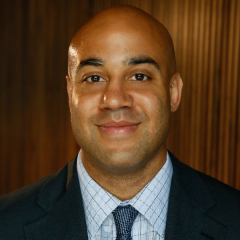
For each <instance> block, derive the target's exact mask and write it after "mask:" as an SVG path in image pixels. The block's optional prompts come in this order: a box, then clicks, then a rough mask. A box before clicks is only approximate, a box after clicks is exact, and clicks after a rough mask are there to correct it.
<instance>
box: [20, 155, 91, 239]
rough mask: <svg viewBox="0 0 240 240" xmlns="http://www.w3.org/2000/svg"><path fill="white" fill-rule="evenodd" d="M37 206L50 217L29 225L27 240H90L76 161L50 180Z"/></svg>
mask: <svg viewBox="0 0 240 240" xmlns="http://www.w3.org/2000/svg"><path fill="white" fill-rule="evenodd" d="M37 204H38V205H39V206H40V207H41V208H42V209H43V210H44V211H45V212H46V214H45V215H44V216H43V217H41V218H39V219H38V220H36V221H34V222H32V223H29V224H28V225H26V226H25V228H24V230H25V235H26V239H27V240H40V239H41V240H47V239H48V240H50V239H51V240H52V239H59V240H60V239H71V240H75V239H78V240H79V239H83V240H87V239H88V238H87V228H86V222H85V215H84V209H83V202H82V197H81V191H80V187H79V182H78V176H77V171H76V159H75V160H74V161H73V160H72V161H71V162H70V163H69V164H68V165H67V166H66V167H65V168H64V169H63V170H61V171H60V172H59V173H58V174H56V175H55V176H52V177H51V178H50V180H49V181H48V182H47V183H46V185H45V186H44V188H43V190H42V191H41V193H40V194H39V197H38V200H37ZM53 223H54V224H53Z"/></svg>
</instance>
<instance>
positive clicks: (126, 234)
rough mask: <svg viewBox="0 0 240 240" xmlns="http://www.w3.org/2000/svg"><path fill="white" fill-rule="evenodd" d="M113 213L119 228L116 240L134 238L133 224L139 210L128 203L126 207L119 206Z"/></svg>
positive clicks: (130, 239)
mask: <svg viewBox="0 0 240 240" xmlns="http://www.w3.org/2000/svg"><path fill="white" fill-rule="evenodd" d="M112 214H113V217H114V221H115V224H116V229H117V238H116V240H132V237H131V230H132V225H133V222H134V220H135V218H136V217H137V215H138V211H137V210H136V209H135V208H134V207H132V206H131V205H128V206H126V207H117V208H116V209H115V210H114V211H113V212H112Z"/></svg>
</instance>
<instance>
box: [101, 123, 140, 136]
mask: <svg viewBox="0 0 240 240" xmlns="http://www.w3.org/2000/svg"><path fill="white" fill-rule="evenodd" d="M139 124H140V123H133V122H128V121H119V122H115V121H109V122H106V123H103V124H101V125H98V127H99V128H100V130H101V131H102V132H103V133H105V134H107V135H111V136H113V135H127V134H130V133H132V132H134V131H135V130H136V128H137V127H138V125H139Z"/></svg>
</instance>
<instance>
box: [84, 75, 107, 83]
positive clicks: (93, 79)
mask: <svg viewBox="0 0 240 240" xmlns="http://www.w3.org/2000/svg"><path fill="white" fill-rule="evenodd" d="M84 81H86V82H103V81H104V79H103V78H101V77H100V76H98V75H92V76H90V77H87V78H85V79H84Z"/></svg>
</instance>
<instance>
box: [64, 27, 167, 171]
mask: <svg viewBox="0 0 240 240" xmlns="http://www.w3.org/2000/svg"><path fill="white" fill-rule="evenodd" d="M72 51H76V52H75V53H74V54H75V55H77V58H76V59H75V60H76V62H77V64H76V66H75V68H74V69H73V74H72V77H71V79H68V94H69V102H70V110H71V119H72V128H73V132H74V135H75V138H76V140H77V142H78V144H79V145H80V146H81V148H82V159H83V163H84V165H85V166H86V165H87V164H88V165H91V166H94V167H96V166H97V167H98V168H99V169H103V170H107V171H112V172H115V173H118V172H119V173H121V172H131V171H135V170H137V169H139V168H142V167H144V166H145V165H146V164H147V163H148V162H149V161H151V160H152V159H154V158H156V157H157V156H158V155H159V154H161V152H162V151H166V150H165V141H166V138H167V135H168V132H169V127H170V94H169V79H166V78H167V76H166V74H165V72H166V71H165V70H166V69H164V66H163V65H164V64H163V63H164V59H163V54H162V49H161V42H159V38H158V37H156V36H155V35H154V33H153V32H152V31H148V30H147V29H144V28H143V29H134V28H133V27H127V26H126V27H121V26H120V27H118V28H117V29H116V28H111V27H105V29H104V30H103V29H94V31H93V30H92V29H90V30H86V31H85V32H83V34H82V37H81V41H80V42H79V48H78V49H77V50H76V49H75V50H74V49H72Z"/></svg>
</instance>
